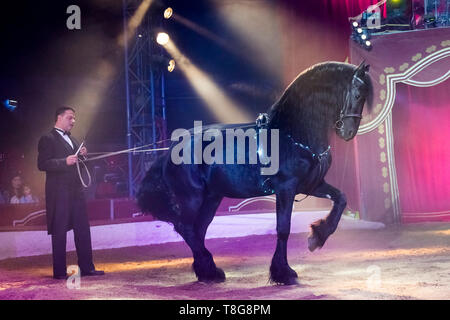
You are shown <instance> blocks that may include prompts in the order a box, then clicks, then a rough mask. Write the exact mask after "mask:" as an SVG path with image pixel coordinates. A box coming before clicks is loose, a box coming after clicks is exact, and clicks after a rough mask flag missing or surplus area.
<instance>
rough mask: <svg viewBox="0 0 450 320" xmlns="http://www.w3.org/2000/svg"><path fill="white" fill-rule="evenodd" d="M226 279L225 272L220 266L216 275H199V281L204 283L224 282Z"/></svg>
mask: <svg viewBox="0 0 450 320" xmlns="http://www.w3.org/2000/svg"><path fill="white" fill-rule="evenodd" d="M225 279H226V277H225V272H223V270H222V269H220V268H216V272H215V274H214V275H205V276H198V281H199V282H204V283H221V282H224V281H225Z"/></svg>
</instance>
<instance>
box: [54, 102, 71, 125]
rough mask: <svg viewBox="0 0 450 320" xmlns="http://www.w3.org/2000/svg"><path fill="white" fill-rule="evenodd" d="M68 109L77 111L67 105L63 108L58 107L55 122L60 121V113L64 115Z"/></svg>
mask: <svg viewBox="0 0 450 320" xmlns="http://www.w3.org/2000/svg"><path fill="white" fill-rule="evenodd" d="M67 110H72V111H73V112H75V110H74V109H73V108H71V107H67V106H64V107H61V108H58V109H56V112H55V122H56V121H58V116H59V115H62V114H63V113H64V112H66V111H67Z"/></svg>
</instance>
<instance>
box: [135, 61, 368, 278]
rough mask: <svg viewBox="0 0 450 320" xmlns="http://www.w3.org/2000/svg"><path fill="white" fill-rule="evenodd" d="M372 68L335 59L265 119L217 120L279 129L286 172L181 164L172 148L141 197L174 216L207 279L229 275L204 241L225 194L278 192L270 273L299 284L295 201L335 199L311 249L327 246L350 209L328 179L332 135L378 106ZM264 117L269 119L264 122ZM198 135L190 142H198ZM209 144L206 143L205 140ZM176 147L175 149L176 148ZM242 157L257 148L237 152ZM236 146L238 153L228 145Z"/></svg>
mask: <svg viewBox="0 0 450 320" xmlns="http://www.w3.org/2000/svg"><path fill="white" fill-rule="evenodd" d="M368 70H369V66H368V65H365V63H364V62H363V63H361V65H360V66H359V67H356V66H354V65H351V64H345V63H338V62H327V63H322V64H318V65H315V66H313V67H311V68H309V69H308V70H306V71H304V72H303V73H301V74H300V75H299V76H298V77H297V78H296V79H295V80H294V81H293V82H292V83H291V84H290V85H289V87H288V88H287V89H286V91H285V92H284V93H283V95H282V96H281V98H280V99H279V100H278V101H277V102H276V103H275V104H274V105H273V106H272V107H271V108H270V110H269V112H268V116H267V117H262V118H260V120H263V121H262V123H261V122H260V123H258V124H255V123H254V124H246V125H242V124H240V125H212V126H208V127H206V128H204V130H206V129H211V128H217V129H220V130H221V132H224V131H225V129H229V128H233V126H234V127H240V128H242V127H249V126H253V127H254V128H255V130H256V131H257V132H258V130H260V129H261V128H266V129H267V130H269V131H273V130H274V129H278V133H279V170H278V172H277V173H276V174H273V175H262V174H261V170H260V169H261V168H262V167H263V165H262V164H261V163H258V164H248V163H247V162H246V163H247V164H220V163H213V164H205V163H203V164H186V163H184V164H175V163H173V161H171V156H170V152H169V153H166V154H163V155H161V156H160V157H159V158H157V160H156V161H155V162H154V164H153V165H152V166H151V168H150V170H149V171H148V172H147V174H146V177H145V178H144V180H143V182H142V184H141V187H140V190H139V192H138V195H137V198H138V203H139V205H140V207H141V208H142V210H143V211H144V212H149V213H151V214H152V215H153V216H155V217H156V218H158V219H160V220H163V221H167V222H170V223H172V224H173V225H174V228H175V230H176V231H177V232H178V233H179V234H180V235H181V236H182V237H183V239H184V240H185V241H186V243H187V244H188V245H189V247H190V248H191V250H192V253H193V256H194V263H193V269H194V271H195V274H196V276H197V278H198V280H199V281H203V282H209V281H215V282H220V281H224V280H225V273H224V272H223V271H222V270H221V269H219V268H217V267H216V265H215V263H214V260H213V257H212V255H211V253H210V252H209V251H208V250H207V249H206V247H205V244H204V240H205V234H206V230H207V228H208V226H209V224H210V223H211V221H212V220H213V217H214V215H215V213H216V210H217V208H218V206H219V204H220V202H221V200H222V199H223V197H230V198H249V197H257V196H262V195H267V194H275V195H276V212H277V213H276V215H277V247H276V250H275V253H274V256H273V259H272V264H271V267H270V279H271V280H272V281H273V282H276V283H280V284H294V283H297V273H296V272H295V271H294V270H293V269H292V268H290V266H289V264H288V261H287V240H288V237H289V233H290V222H291V213H292V206H293V202H294V200H295V196H296V195H297V194H299V193H302V194H305V195H311V196H315V197H319V198H328V199H331V200H332V201H333V202H334V205H333V208H332V210H331V212H330V213H329V215H328V216H327V217H326V218H325V219H323V220H319V221H317V222H315V223H313V224H312V225H311V234H310V235H309V238H308V247H309V250H310V251H313V250H315V249H316V248H321V247H322V246H323V245H324V243H325V241H326V240H327V238H328V237H329V236H330V235H331V234H332V233H333V232H334V231H335V230H336V228H337V225H338V223H339V220H340V218H341V214H342V212H343V210H344V209H345V207H346V197H345V195H344V194H343V193H342V192H341V191H340V190H338V189H336V188H334V187H333V186H331V185H329V184H328V183H326V182H325V180H324V177H325V175H326V173H327V171H328V169H329V167H330V165H331V155H330V147H329V143H328V141H329V137H330V135H331V133H332V132H333V131H335V132H336V134H337V135H338V136H339V137H340V138H342V139H344V140H346V141H348V140H350V139H352V138H353V137H354V136H355V135H356V133H357V131H358V127H359V124H360V121H361V118H362V116H361V114H362V111H363V106H364V103H365V102H367V104H368V105H369V106H370V105H371V99H372V84H371V81H370V77H369V76H368V74H366V73H367V72H368ZM264 120H266V121H267V122H266V123H264ZM194 140H195V138H192V140H191V141H190V142H191V143H194ZM202 142H203V144H204V141H202ZM173 148H174V145H172V146H171V147H170V149H171V150H173ZM237 149H238V148H237V147H236V148H234V150H233V151H232V152H234V156H236V155H237V154H239V153H245V156H246V159H248V158H249V156H250V154H249V152H250V151H249V150H247V148H245V150H237ZM228 152H231V151H229V150H228ZM225 157H226V155H224V158H225Z"/></svg>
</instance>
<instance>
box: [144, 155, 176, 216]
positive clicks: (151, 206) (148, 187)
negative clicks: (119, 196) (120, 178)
mask: <svg viewBox="0 0 450 320" xmlns="http://www.w3.org/2000/svg"><path fill="white" fill-rule="evenodd" d="M163 165H164V159H161V158H159V159H157V160H156V161H155V162H154V163H153V165H152V166H151V167H150V169H149V170H148V171H147V173H146V175H145V178H144V179H143V181H142V183H141V186H140V188H139V191H138V193H137V196H136V198H137V201H138V205H139V207H140V208H141V209H142V212H143V213H144V214H151V215H152V216H154V217H155V218H157V219H158V220H162V221H168V222H174V221H175V219H176V216H177V212H176V206H175V205H174V204H173V202H174V201H173V194H172V191H171V189H170V187H169V186H168V185H167V183H166V182H165V179H164V176H163V170H162V169H163Z"/></svg>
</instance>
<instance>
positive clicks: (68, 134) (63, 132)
mask: <svg viewBox="0 0 450 320" xmlns="http://www.w3.org/2000/svg"><path fill="white" fill-rule="evenodd" d="M55 130H57V131H59V132H61V133H62V134H63V135H66V136H70V132H69V131H64V130H61V129H59V128H55Z"/></svg>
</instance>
